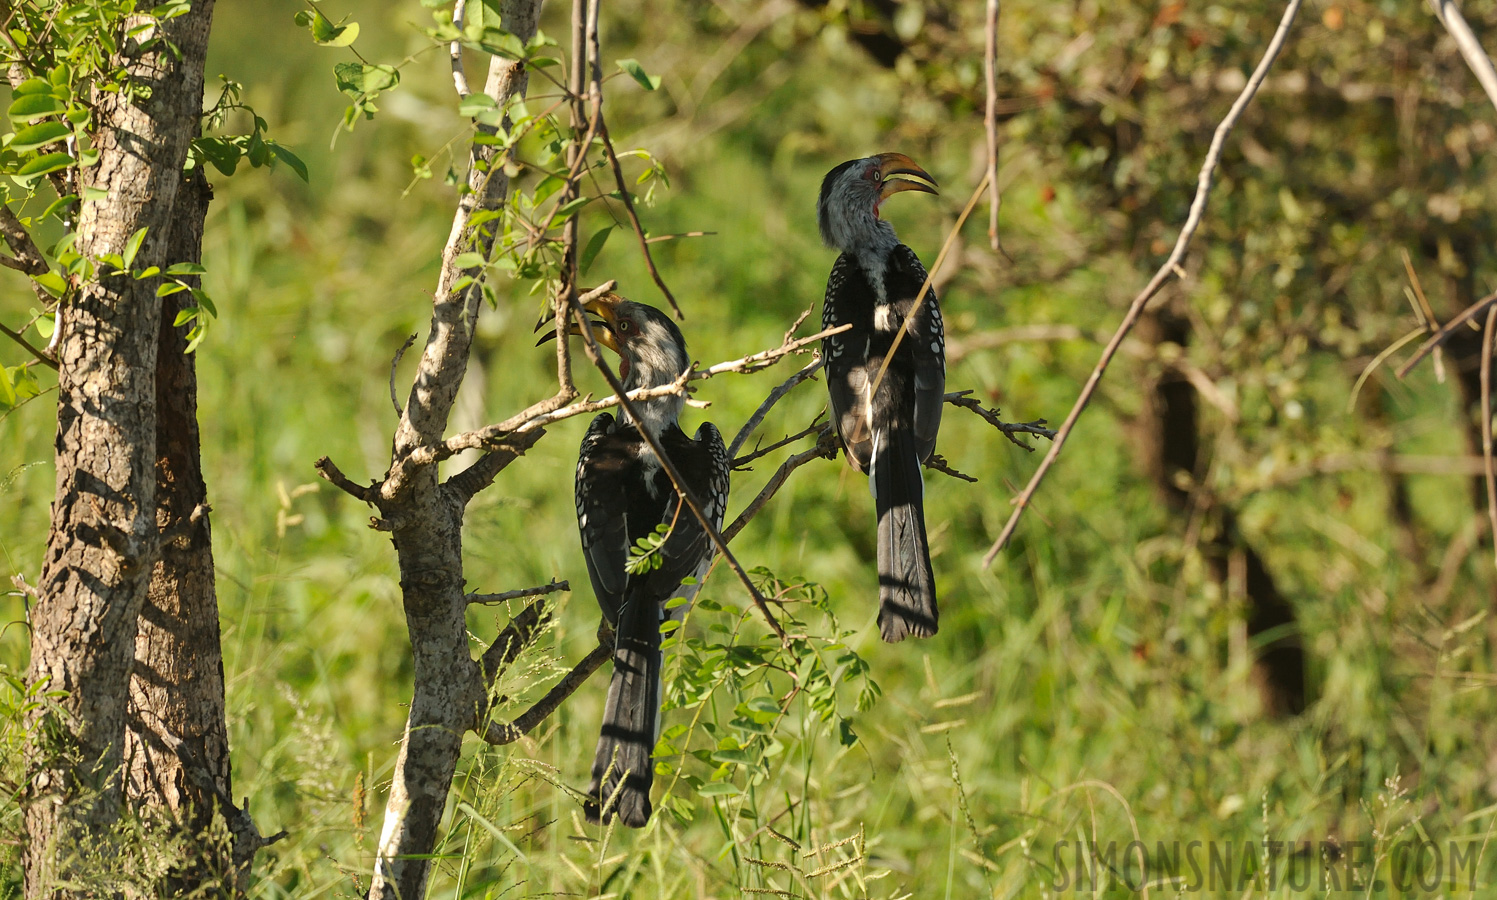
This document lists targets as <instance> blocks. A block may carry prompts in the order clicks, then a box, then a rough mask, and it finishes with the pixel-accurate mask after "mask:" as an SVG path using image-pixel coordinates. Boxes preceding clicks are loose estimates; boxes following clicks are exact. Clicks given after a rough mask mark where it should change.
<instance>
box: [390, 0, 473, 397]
mask: <svg viewBox="0 0 1497 900" xmlns="http://www.w3.org/2000/svg"><path fill="white" fill-rule="evenodd" d="M467 8H468V0H457V4H456V5H454V6H453V7H452V25H453V27H454V28H456V29H457V30H458V31H462V30H463V17H464V15H465V14H466V13H467ZM447 53H448V55H449V56H451V57H452V87H453V88H454V89H455V90H456V91H457V98H458V99H459V100H464V99H467V97H468V95H469V94H471V93H473V91H472V90H470V89H469V88H468V73H467V72H466V71H465V70H464V69H463V43H462V41H453V42H452V43H451V44H448V45H447ZM396 406H397V408H398V407H399V404H396Z"/></svg>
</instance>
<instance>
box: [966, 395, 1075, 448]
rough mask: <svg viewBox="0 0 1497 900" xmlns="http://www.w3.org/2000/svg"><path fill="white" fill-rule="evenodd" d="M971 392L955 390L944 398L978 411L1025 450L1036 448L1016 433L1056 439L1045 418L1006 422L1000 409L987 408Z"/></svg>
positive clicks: (977, 412) (985, 419) (978, 413)
mask: <svg viewBox="0 0 1497 900" xmlns="http://www.w3.org/2000/svg"><path fill="white" fill-rule="evenodd" d="M970 393H972V391H971V389H968V390H965V391H953V392H952V393H950V394H947V395H946V396H945V397H944V398H942V399H944V400H945V401H946V402H947V403H950V404H951V405H952V406H960V407H961V408H962V409H966V410H971V411H972V412H974V413H976V414H977V415H978V416H980V417H982V419H983V421H985V422H987V423H988V424H989V425H991V426H993V427H994V428H996V429H998V430H999V431H1001V432H1003V435H1004V437H1007V438H1008V439H1009V440H1010V441H1013V442H1014V443H1015V444H1018V445H1019V446H1020V447H1023V448H1024V449H1025V450H1029V451H1033V450H1034V448H1033V447H1031V446H1029V445H1028V444H1026V443H1024V442H1023V441H1021V440H1019V439H1018V438H1016V437H1014V435H1016V434H1035V435H1039V436H1040V437H1042V438H1045V439H1046V440H1051V441H1053V440H1055V432H1054V431H1052V430H1051V429H1049V428H1046V427H1045V420H1044V419H1035V420H1034V421H1032V422H1005V421H1003V420H1002V419H1000V418H998V410H996V409H987V408H985V407H984V406H983V405H982V404H981V403H979V402H977V398H976V397H969V396H967V395H968V394H970Z"/></svg>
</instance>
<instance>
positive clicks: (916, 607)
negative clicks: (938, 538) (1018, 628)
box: [869, 428, 937, 644]
mask: <svg viewBox="0 0 1497 900" xmlns="http://www.w3.org/2000/svg"><path fill="white" fill-rule="evenodd" d="M890 431H891V432H892V434H891V435H890V437H889V440H888V446H884V447H879V448H878V449H877V450H876V451H875V455H874V458H873V471H872V472H870V473H869V478H871V479H872V481H873V496H874V506H875V507H876V508H877V509H878V628H879V632H880V633H881V634H882V635H883V638H884V640H886V641H888V642H889V643H891V644H893V643H897V642H899V641H902V640H904V639H905V638H907V637H930V636H931V635H933V634H935V633H936V618H937V616H936V579H935V574H934V573H933V572H932V571H931V566H930V547H929V546H928V545H927V544H926V541H925V498H924V494H925V488H924V485H923V484H922V483H921V480H920V454H919V451H918V450H916V448H915V439H914V437H913V435H911V434H910V433H909V432H908V431H907V430H905V429H900V428H893V429H890ZM880 443H882V442H880Z"/></svg>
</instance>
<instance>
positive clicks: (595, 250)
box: [577, 225, 613, 275]
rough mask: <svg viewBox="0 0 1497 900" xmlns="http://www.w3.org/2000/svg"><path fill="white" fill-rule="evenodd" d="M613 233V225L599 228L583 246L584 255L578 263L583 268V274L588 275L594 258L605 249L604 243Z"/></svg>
mask: <svg viewBox="0 0 1497 900" xmlns="http://www.w3.org/2000/svg"><path fill="white" fill-rule="evenodd" d="M612 233H613V226H612V225H609V226H608V227H607V228H600V229H598V233H597V234H594V235H593V236H592V237H590V238H588V240H587V246H585V247H583V248H582V256H581V257H580V258H579V259H578V260H577V265H578V267H579V268H580V269H581V270H582V274H584V275H586V274H587V270H588V269H590V268H592V265H593V260H595V259H597V258H598V254H599V253H600V252H602V250H603V245H604V244H606V243H608V236H609V235H610V234H612Z"/></svg>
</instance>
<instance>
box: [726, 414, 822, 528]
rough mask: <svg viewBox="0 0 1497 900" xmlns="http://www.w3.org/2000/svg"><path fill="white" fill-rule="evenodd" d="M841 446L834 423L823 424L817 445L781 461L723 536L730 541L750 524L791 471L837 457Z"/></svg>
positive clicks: (782, 484) (817, 438)
mask: <svg viewBox="0 0 1497 900" xmlns="http://www.w3.org/2000/svg"><path fill="white" fill-rule="evenodd" d="M840 446H842V442H841V440H840V439H839V438H838V437H837V433H836V431H835V430H834V429H833V428H832V423H831V422H827V423H826V424H824V425H822V426H821V430H820V432H819V433H818V434H817V437H816V446H814V447H812V448H811V449H809V450H805V451H802V452H800V453H797V454H795V455H794V456H791V457H789V458H788V459H786V460H785V461H784V462H783V463H781V464H780V467H779V468H778V469H776V470H775V473H774V475H772V476H770V479H769V481H768V482H766V483H765V485H764V487H763V488H762V489H761V490H760V491H759V494H758V496H756V497H754V499H753V500H751V501H749V505H748V506H746V507H744V508H743V512H741V513H739V514H738V518H736V519H734V520H733V524H732V525H729V526H728V527H727V528H726V529H724V530H723V537H724V538H726V539H727V540H729V541H731V540H733V538H735V537H737V536H738V533H739V532H740V531H742V530H743V529H744V528H745V527H746V526H747V525H748V523H749V521H750V520H752V519H753V518H754V516H756V515H758V513H759V510H760V509H763V508H764V504H766V503H768V502H769V499H770V498H771V497H773V496H774V495H775V493H776V492H778V491H779V489H780V488H781V487H782V486H784V484H785V481H786V480H787V479H788V478H789V477H790V473H791V472H794V471H795V470H796V469H799V468H800V467H801V466H803V465H805V464H806V463H808V462H810V461H811V460H813V459H833V458H835V457H836V455H837V448H838V447H840Z"/></svg>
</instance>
